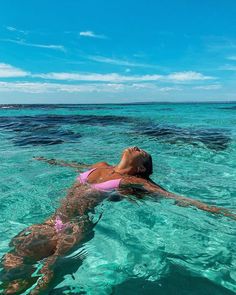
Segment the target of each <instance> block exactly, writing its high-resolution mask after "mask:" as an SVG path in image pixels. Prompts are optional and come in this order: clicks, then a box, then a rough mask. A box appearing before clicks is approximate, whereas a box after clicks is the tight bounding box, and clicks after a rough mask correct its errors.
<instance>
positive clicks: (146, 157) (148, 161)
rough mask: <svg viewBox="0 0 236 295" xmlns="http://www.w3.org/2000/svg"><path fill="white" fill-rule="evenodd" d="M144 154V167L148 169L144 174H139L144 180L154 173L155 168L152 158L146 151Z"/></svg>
mask: <svg viewBox="0 0 236 295" xmlns="http://www.w3.org/2000/svg"><path fill="white" fill-rule="evenodd" d="M142 152H143V156H144V157H143V166H144V168H145V169H146V170H145V171H143V172H142V173H139V174H140V176H142V177H143V178H147V179H148V178H149V177H150V175H151V174H152V173H153V166H152V156H151V155H150V154H148V153H147V152H145V151H142Z"/></svg>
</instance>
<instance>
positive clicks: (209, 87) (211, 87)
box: [193, 84, 222, 90]
mask: <svg viewBox="0 0 236 295" xmlns="http://www.w3.org/2000/svg"><path fill="white" fill-rule="evenodd" d="M221 88H222V85H220V84H212V85H201V86H195V87H193V89H200V90H217V89H221Z"/></svg>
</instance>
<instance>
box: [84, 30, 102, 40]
mask: <svg viewBox="0 0 236 295" xmlns="http://www.w3.org/2000/svg"><path fill="white" fill-rule="evenodd" d="M79 35H80V36H82V37H89V38H97V39H107V37H106V36H105V35H99V34H95V33H94V32H93V31H84V32H80V33H79Z"/></svg>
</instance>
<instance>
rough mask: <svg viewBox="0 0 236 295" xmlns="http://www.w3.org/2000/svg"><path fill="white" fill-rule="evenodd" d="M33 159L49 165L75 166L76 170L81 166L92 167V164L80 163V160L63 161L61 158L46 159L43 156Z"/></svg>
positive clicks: (81, 167)
mask: <svg viewBox="0 0 236 295" xmlns="http://www.w3.org/2000/svg"><path fill="white" fill-rule="evenodd" d="M34 159H35V160H37V161H42V162H45V163H48V164H50V165H56V166H64V167H72V168H75V169H78V170H80V169H83V168H91V167H92V165H87V164H84V163H80V162H65V161H63V160H56V159H47V158H44V157H34Z"/></svg>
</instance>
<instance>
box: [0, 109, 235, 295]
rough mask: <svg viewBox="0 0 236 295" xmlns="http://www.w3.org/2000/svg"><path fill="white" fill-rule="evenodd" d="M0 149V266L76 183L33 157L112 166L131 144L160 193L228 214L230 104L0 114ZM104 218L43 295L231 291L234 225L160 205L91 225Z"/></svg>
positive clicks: (111, 206) (118, 211)
mask: <svg viewBox="0 0 236 295" xmlns="http://www.w3.org/2000/svg"><path fill="white" fill-rule="evenodd" d="M0 140H1V145H0V157H1V169H0V179H1V181H0V192H1V193H0V208H1V214H0V232H1V236H0V255H1V256H2V255H3V254H4V253H6V252H7V251H8V250H9V246H8V243H9V242H10V240H11V238H12V237H13V236H14V235H16V234H17V233H18V232H19V231H21V230H22V229H24V228H25V227H27V226H29V225H31V224H33V223H40V222H42V221H43V220H44V219H45V218H47V217H48V216H50V214H52V213H53V212H54V210H55V208H57V207H58V205H59V201H60V199H61V198H63V197H64V196H65V195H66V191H67V189H68V188H69V187H70V186H71V185H72V184H73V182H74V181H75V178H76V173H75V171H74V170H73V169H71V168H66V167H57V166H50V165H47V164H45V163H42V162H38V161H35V160H33V157H34V156H44V157H47V158H56V159H63V160H68V161H72V160H74V161H79V162H84V163H88V164H92V163H94V162H98V161H104V160H105V161H107V162H108V163H110V164H116V163H117V162H118V161H119V157H120V154H121V152H122V150H123V149H124V148H126V147H128V146H133V145H137V146H139V147H141V148H143V149H145V150H147V151H148V152H149V153H151V155H152V156H153V162H154V173H153V176H152V179H153V180H154V181H155V182H157V183H159V184H160V185H161V186H163V187H165V188H166V189H168V190H169V191H172V192H175V193H178V194H182V195H185V196H190V197H192V198H195V199H198V200H201V201H204V202H207V203H209V204H213V205H217V206H223V207H225V208H230V209H232V210H235V209H236V173H235V171H236V170H235V168H236V104H143V105H132V104H131V105H74V106H70V105H68V106H61V105H58V106H56V105H55V106H33V107H29V106H2V107H1V106H0ZM101 212H103V215H102V218H101V220H100V221H99V222H98V224H97V225H96V226H95V228H94V237H93V238H92V239H91V240H90V241H88V242H86V243H84V244H83V245H79V246H78V247H77V249H76V250H75V251H74V252H73V253H70V254H68V255H67V256H66V257H65V258H63V259H61V261H60V262H59V265H58V267H57V271H56V272H57V279H56V280H55V282H54V285H53V290H52V291H51V293H50V294H96V295H97V294H98V295H100V294H116V295H117V294H119V295H120V294H122V295H123V294H163V295H164V294H165V295H167V294H168V295H169V294H188V295H193V294H214V295H215V294H220V295H224V294H235V293H236V226H235V225H236V223H235V221H233V220H230V219H229V218H226V217H219V216H214V215H211V214H209V213H207V212H202V211H199V210H196V209H194V208H185V207H178V206H175V205H174V204H173V202H171V201H169V200H165V199H163V200H161V201H158V202H155V201H153V200H150V199H147V200H137V201H134V200H132V201H130V200H123V201H120V202H109V201H104V202H103V203H102V204H100V205H99V206H98V207H97V208H96V211H95V213H94V215H95V216H94V218H95V219H96V217H97V216H99V214H100V213H101ZM81 292H82V293H81ZM83 292H84V293H83ZM26 294H27V293H26Z"/></svg>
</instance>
